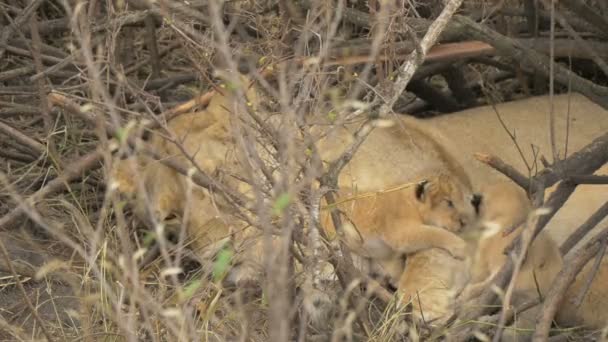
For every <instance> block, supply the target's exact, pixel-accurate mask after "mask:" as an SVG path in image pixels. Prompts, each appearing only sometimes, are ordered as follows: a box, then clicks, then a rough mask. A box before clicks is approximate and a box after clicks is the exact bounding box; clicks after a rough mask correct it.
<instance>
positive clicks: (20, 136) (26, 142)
mask: <svg viewBox="0 0 608 342" xmlns="http://www.w3.org/2000/svg"><path fill="white" fill-rule="evenodd" d="M0 133H3V134H5V135H7V136H9V137H11V138H13V139H15V140H16V141H17V142H19V143H20V144H22V145H23V146H25V147H27V149H28V151H31V152H33V154H31V155H32V156H33V157H35V158H38V157H40V156H41V155H43V154H44V153H45V152H46V148H44V145H42V144H41V143H39V142H38V141H36V140H34V139H33V138H30V137H29V136H28V135H26V134H25V133H22V132H21V131H19V130H18V129H16V128H14V127H11V126H9V125H7V124H5V123H4V122H2V121H0Z"/></svg>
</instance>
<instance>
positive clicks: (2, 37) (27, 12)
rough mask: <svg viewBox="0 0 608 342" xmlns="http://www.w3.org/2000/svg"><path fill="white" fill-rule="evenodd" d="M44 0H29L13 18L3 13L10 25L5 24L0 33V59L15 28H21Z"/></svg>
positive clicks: (0, 10) (0, 9)
mask: <svg viewBox="0 0 608 342" xmlns="http://www.w3.org/2000/svg"><path fill="white" fill-rule="evenodd" d="M44 1H45V0H33V1H32V2H30V3H29V4H28V5H27V6H26V7H25V8H24V9H23V11H22V12H21V14H20V15H19V16H18V17H17V19H15V20H11V18H10V17H9V16H8V15H6V13H3V14H5V17H6V18H7V19H8V20H9V21H10V22H11V24H10V25H6V26H5V27H4V30H2V33H0V59H2V58H3V57H4V53H5V52H6V48H5V47H6V45H7V43H8V40H9V39H10V38H11V36H12V35H13V33H15V31H16V30H19V29H21V26H23V25H25V23H26V22H27V21H28V19H29V18H30V16H31V15H32V14H33V13H34V12H35V11H36V10H37V9H38V7H40V5H42V4H43V3H44ZM0 12H4V10H2V8H0Z"/></svg>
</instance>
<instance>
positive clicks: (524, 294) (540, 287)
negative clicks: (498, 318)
mask: <svg viewBox="0 0 608 342" xmlns="http://www.w3.org/2000/svg"><path fill="white" fill-rule="evenodd" d="M481 194H482V196H483V199H482V201H481V205H480V207H479V209H480V210H479V216H480V217H479V219H480V221H481V222H480V223H481V225H482V227H483V228H484V229H485V231H484V230H482V232H481V238H480V240H479V242H478V248H477V252H476V256H475V258H474V262H473V264H472V265H471V268H472V269H471V274H472V279H471V285H469V286H468V287H467V289H466V290H465V291H464V293H463V294H462V297H461V298H460V300H461V301H462V303H463V305H466V302H467V299H469V298H471V297H474V296H477V295H479V294H480V292H481V291H482V290H485V289H486V288H487V287H488V286H491V284H492V282H491V280H492V278H493V277H494V275H496V273H497V272H498V271H499V270H500V268H501V267H502V266H503V265H504V264H505V262H506V261H507V258H508V256H507V255H505V254H504V251H505V248H507V247H508V246H510V245H511V243H512V242H513V240H514V239H515V238H516V237H517V236H519V235H520V234H521V233H522V229H524V227H525V221H526V219H527V218H528V216H529V215H530V213H531V212H532V207H531V203H530V200H529V199H528V197H527V196H526V194H525V192H524V191H523V190H522V189H521V188H519V187H518V186H517V185H515V184H514V183H512V182H507V181H499V182H497V183H494V184H490V185H487V186H485V187H483V188H482V191H481ZM511 227H517V228H516V230H515V231H514V232H513V233H511V234H509V235H507V236H505V235H504V231H505V230H508V229H511ZM488 230H489V231H488ZM561 268H562V257H561V255H560V253H559V249H558V247H557V245H556V244H555V242H554V241H553V240H552V239H551V237H550V236H549V235H548V234H547V233H546V232H541V234H540V235H539V236H538V237H537V238H536V239H535V240H534V241H533V242H532V244H531V245H530V246H529V248H528V252H527V254H526V258H525V259H524V263H523V264H522V266H521V268H520V270H519V274H518V277H517V280H516V282H515V289H514V292H513V297H512V301H511V304H512V305H514V306H516V307H517V306H518V305H520V304H522V303H524V302H527V301H531V300H534V299H539V298H544V297H545V296H546V294H547V291H548V290H549V287H550V286H551V285H552V282H553V279H554V278H555V276H556V275H557V273H558V272H559V271H560V270H561ZM539 309H540V306H536V307H534V308H532V309H528V310H527V311H525V312H524V313H522V314H520V315H519V316H518V317H517V319H516V322H515V326H516V327H517V328H520V329H522V328H523V329H530V328H533V327H534V324H535V319H536V314H537V313H538V310H539ZM511 334H514V332H513V330H511V329H507V331H506V337H505V338H507V336H510V335H511ZM510 337H513V336H510Z"/></svg>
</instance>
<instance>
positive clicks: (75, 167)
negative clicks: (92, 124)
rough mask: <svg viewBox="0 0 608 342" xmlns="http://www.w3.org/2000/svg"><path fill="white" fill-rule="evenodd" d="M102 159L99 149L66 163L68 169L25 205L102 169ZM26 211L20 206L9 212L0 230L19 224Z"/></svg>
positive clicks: (36, 193) (2, 221)
mask: <svg viewBox="0 0 608 342" xmlns="http://www.w3.org/2000/svg"><path fill="white" fill-rule="evenodd" d="M102 157H103V151H102V150H101V149H98V150H95V151H93V152H91V153H89V154H87V155H85V156H83V157H80V158H78V159H77V160H75V161H73V162H69V163H66V168H65V169H64V170H63V172H62V173H61V174H60V175H59V176H57V177H56V178H55V179H53V180H51V181H50V182H48V183H47V184H46V185H45V186H44V187H42V188H41V189H40V190H38V191H36V192H35V193H33V194H32V195H31V196H30V197H29V198H28V199H27V200H25V201H24V203H25V204H27V206H33V205H34V204H35V203H36V202H37V201H39V200H41V199H43V198H45V197H47V196H50V195H52V194H54V193H57V192H58V191H60V190H62V189H64V188H67V187H68V184H69V183H70V182H71V181H73V180H75V179H77V178H79V177H80V176H81V175H82V174H83V173H84V172H87V171H91V170H94V169H96V168H98V167H100V166H101V163H99V162H100V161H101V158H102ZM25 209H26V205H19V206H18V207H16V208H14V209H13V210H11V211H9V212H8V213H7V214H6V215H4V216H3V217H2V218H0V228H2V229H10V228H12V227H11V226H12V225H14V224H16V223H17V221H18V220H19V219H20V218H21V215H22V214H23V213H24V210H25Z"/></svg>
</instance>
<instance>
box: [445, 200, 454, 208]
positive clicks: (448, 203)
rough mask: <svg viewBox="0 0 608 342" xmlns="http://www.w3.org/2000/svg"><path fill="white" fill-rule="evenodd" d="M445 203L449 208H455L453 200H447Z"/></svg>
mask: <svg viewBox="0 0 608 342" xmlns="http://www.w3.org/2000/svg"><path fill="white" fill-rule="evenodd" d="M445 203H447V205H448V207H450V208H454V202H452V201H451V200H445Z"/></svg>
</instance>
